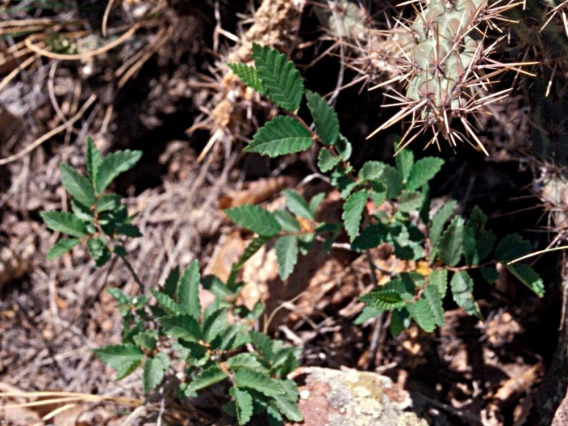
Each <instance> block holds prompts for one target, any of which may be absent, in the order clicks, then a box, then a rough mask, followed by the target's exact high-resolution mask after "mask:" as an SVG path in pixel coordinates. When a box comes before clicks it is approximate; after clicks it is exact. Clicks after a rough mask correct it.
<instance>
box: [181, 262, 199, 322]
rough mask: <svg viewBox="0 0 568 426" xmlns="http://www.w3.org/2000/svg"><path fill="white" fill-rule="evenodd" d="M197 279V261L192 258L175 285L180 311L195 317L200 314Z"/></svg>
mask: <svg viewBox="0 0 568 426" xmlns="http://www.w3.org/2000/svg"><path fill="white" fill-rule="evenodd" d="M199 279H200V275H199V263H198V262H197V260H193V261H192V262H191V263H190V264H189V266H188V267H187V268H185V270H184V271H183V274H182V276H181V278H180V280H179V283H178V286H177V301H178V304H179V307H180V310H181V313H184V314H189V315H191V316H192V317H193V318H195V319H197V318H199V315H200V314H201V303H200V301H199Z"/></svg>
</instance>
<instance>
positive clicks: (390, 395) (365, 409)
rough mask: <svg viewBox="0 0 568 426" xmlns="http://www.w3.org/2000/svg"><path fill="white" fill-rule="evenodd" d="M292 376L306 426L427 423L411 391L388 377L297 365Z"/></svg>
mask: <svg viewBox="0 0 568 426" xmlns="http://www.w3.org/2000/svg"><path fill="white" fill-rule="evenodd" d="M294 379H295V380H296V383H298V387H299V391H300V402H299V407H300V410H301V411H302V413H303V415H304V420H305V421H304V423H303V424H304V425H305V426H326V425H329V426H374V425H377V426H378V425H392V426H427V425H428V423H427V422H426V420H424V419H421V418H420V417H418V416H417V415H416V414H415V413H414V412H412V411H409V409H410V408H411V406H412V399H411V398H410V394H409V393H408V392H406V391H405V390H404V389H401V388H400V387H398V386H397V385H396V384H394V383H393V382H392V380H391V379H390V378H388V377H385V376H381V375H379V374H375V373H370V372H363V371H357V370H342V371H340V370H332V369H327V368H319V367H305V368H300V369H298V370H297V372H296V373H295V377H294Z"/></svg>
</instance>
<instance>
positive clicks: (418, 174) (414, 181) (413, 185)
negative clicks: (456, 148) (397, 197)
mask: <svg viewBox="0 0 568 426" xmlns="http://www.w3.org/2000/svg"><path fill="white" fill-rule="evenodd" d="M443 164H444V160H442V159H441V158H436V157H425V158H421V159H420V160H418V161H417V162H416V163H414V166H412V170H411V172H410V175H409V176H408V179H407V181H406V189H407V190H408V191H415V190H417V189H418V188H420V187H422V185H425V184H426V183H428V182H429V181H430V180H431V179H432V178H433V177H434V176H435V175H436V174H437V173H438V172H439V171H440V169H441V168H442V165H443Z"/></svg>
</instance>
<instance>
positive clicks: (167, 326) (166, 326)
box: [158, 315, 202, 343]
mask: <svg viewBox="0 0 568 426" xmlns="http://www.w3.org/2000/svg"><path fill="white" fill-rule="evenodd" d="M158 322H159V323H160V325H161V326H162V329H163V331H164V333H165V334H166V335H167V336H169V337H171V338H172V339H183V340H187V341H188V342H194V343H198V342H199V340H200V339H201V337H202V336H201V327H200V326H199V323H198V322H197V320H196V319H195V318H193V317H191V316H189V315H181V316H177V317H166V318H159V319H158Z"/></svg>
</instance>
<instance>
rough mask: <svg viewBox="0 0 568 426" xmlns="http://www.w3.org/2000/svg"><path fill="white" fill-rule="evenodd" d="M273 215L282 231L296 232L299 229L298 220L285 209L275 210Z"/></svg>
mask: <svg viewBox="0 0 568 426" xmlns="http://www.w3.org/2000/svg"><path fill="white" fill-rule="evenodd" d="M274 216H276V220H278V223H279V224H280V226H281V227H282V230H283V231H284V232H298V231H299V230H300V229H301V226H300V222H298V220H297V219H296V218H295V217H294V216H292V215H291V214H290V213H288V212H287V211H285V210H276V211H275V212H274Z"/></svg>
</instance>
